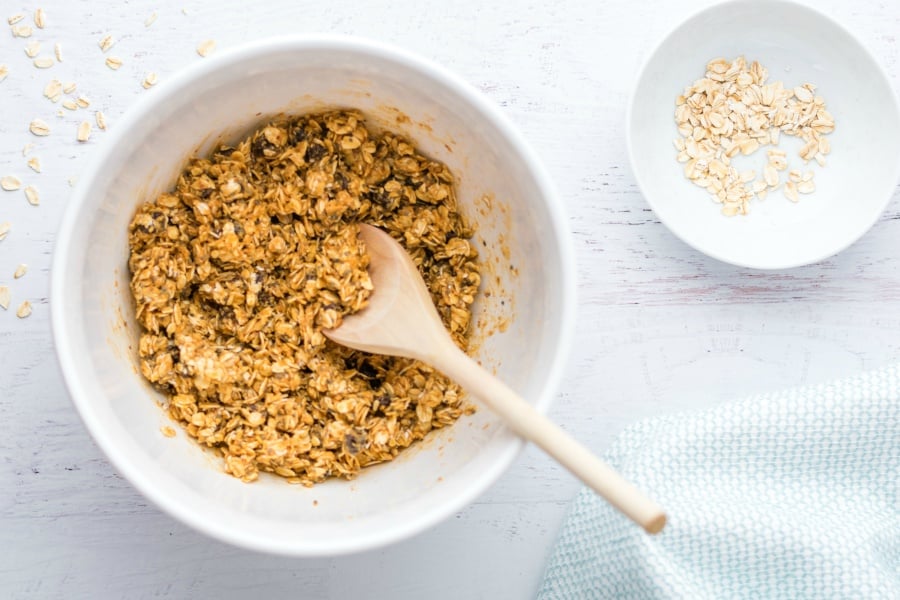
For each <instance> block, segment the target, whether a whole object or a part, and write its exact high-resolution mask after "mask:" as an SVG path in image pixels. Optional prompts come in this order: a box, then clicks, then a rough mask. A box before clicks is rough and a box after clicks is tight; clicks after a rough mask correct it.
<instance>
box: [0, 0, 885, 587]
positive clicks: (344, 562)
mask: <svg viewBox="0 0 900 600" xmlns="http://www.w3.org/2000/svg"><path fill="white" fill-rule="evenodd" d="M703 4H706V2H701V3H697V2H693V3H691V2H689V3H668V2H664V1H663V0H648V1H646V2H641V3H635V2H627V1H626V0H609V1H607V2H603V3H602V4H601V3H592V2H579V1H576V0H564V1H558V2H519V3H514V2H495V3H483V2H480V1H479V0H456V1H455V2H441V3H422V2H413V1H412V0H390V1H388V0H374V1H369V2H366V3H358V2H348V1H336V2H329V3H321V2H310V1H308V0H300V1H296V0H294V1H287V0H278V1H274V0H273V1H270V2H265V3H254V4H252V5H251V4H249V3H246V2H244V1H240V0H204V1H201V0H188V1H185V2H183V3H172V2H149V1H139V0H131V1H130V2H121V3H119V2H115V3H114V2H88V1H87V0H78V1H70V2H66V1H64V0H46V1H45V2H43V3H41V5H42V6H43V8H44V9H45V11H46V13H47V27H46V29H44V30H35V31H36V33H35V36H34V38H33V39H38V40H40V41H41V42H42V51H41V54H50V53H52V46H53V43H54V42H57V41H58V42H60V43H61V44H62V47H63V53H64V62H63V63H61V64H58V65H56V66H54V67H53V68H52V69H49V70H38V69H35V68H34V67H33V66H31V64H30V61H29V59H28V58H27V57H26V56H25V53H24V52H23V48H24V45H25V40H21V39H16V38H12V37H11V36H10V35H8V33H4V34H3V35H0V63H5V64H7V65H8V66H9V67H10V75H9V77H8V78H7V79H6V80H5V81H3V82H0V108H2V114H3V115H4V118H3V119H0V161H2V165H3V174H7V173H14V174H16V175H18V176H19V177H21V178H22V179H23V180H25V181H26V182H27V183H30V184H34V185H36V186H37V187H38V188H39V190H40V192H41V206H40V207H37V208H36V207H32V206H29V205H28V204H27V203H26V201H25V198H24V195H23V194H22V193H21V191H19V192H0V222H2V221H7V220H8V221H11V222H12V224H13V230H12V232H11V233H10V235H9V237H8V238H7V239H6V240H5V241H3V242H0V285H10V287H11V288H12V292H13V307H12V310H10V311H7V312H2V311H0V596H2V597H4V598H31V597H41V598H77V597H95V598H118V597H129V598H187V597H192V598H205V597H215V598H245V597H246V596H247V594H248V592H251V593H253V594H255V595H257V596H258V597H265V598H282V597H285V598H286V597H291V598H394V599H402V598H421V597H429V598H491V599H495V598H526V597H530V596H532V595H533V594H534V592H535V589H536V586H537V584H538V582H539V579H540V576H541V572H542V568H543V565H544V562H545V560H546V558H547V555H548V553H549V551H550V549H551V547H552V543H553V540H554V537H555V535H556V532H557V530H558V527H559V524H560V523H561V521H562V519H563V517H564V514H565V510H566V506H567V503H568V502H569V501H570V500H571V498H572V496H573V495H574V494H575V492H576V490H577V488H578V485H577V484H576V482H575V481H574V480H573V479H572V477H571V476H570V475H568V474H567V473H565V472H564V471H563V470H562V469H561V468H559V467H557V466H556V465H555V464H553V463H552V462H551V461H550V459H548V458H546V457H545V456H544V455H543V454H542V453H541V452H539V451H537V450H535V449H534V448H529V449H528V450H526V451H525V452H524V453H523V455H522V456H521V457H520V458H519V460H518V461H517V462H516V463H515V464H514V466H513V468H512V469H511V470H510V471H509V472H508V473H507V474H506V475H505V476H504V477H503V478H502V479H501V480H500V481H499V482H498V483H497V484H496V485H495V486H494V487H493V488H492V489H491V490H490V491H489V492H488V493H486V494H485V495H484V496H483V497H481V498H480V499H479V500H478V501H477V502H476V503H475V504H473V505H472V506H470V507H468V508H466V509H465V510H463V511H462V512H461V513H460V514H458V515H456V516H455V518H452V519H450V520H448V521H446V522H444V523H443V524H441V525H439V526H437V527H435V528H434V529H432V530H430V531H428V532H426V533H424V534H422V535H420V536H418V537H416V538H414V539H411V540H408V541H405V542H402V543H400V544H397V545H395V546H392V547H389V548H386V549H383V550H380V551H377V552H368V553H364V554H360V555H357V556H351V557H344V558H335V559H321V560H291V559H285V558H272V557H268V556H263V555H258V554H253V553H250V552H246V551H243V550H239V549H235V548H232V547H229V546H225V545H223V544H220V543H218V542H214V541H211V540H209V539H207V538H206V537H204V536H202V535H200V534H198V533H195V532H193V531H192V530H189V529H188V528H186V527H184V526H183V525H181V524H180V523H178V522H175V521H173V520H172V519H171V518H169V517H168V516H165V515H163V514H161V513H160V512H159V511H158V510H157V509H156V508H154V507H152V506H149V505H148V504H147V502H146V501H145V500H144V499H143V497H141V496H140V495H138V494H137V492H135V491H134V490H133V489H132V488H131V487H130V485H128V484H127V482H125V481H124V480H123V479H122V478H121V477H120V476H118V475H117V474H116V473H115V472H114V471H113V470H112V468H111V467H110V466H109V464H108V463H107V462H106V460H105V459H104V457H103V456H102V455H101V454H100V452H99V451H98V450H97V449H96V448H95V447H94V445H93V444H92V442H91V440H90V438H89V436H88V435H87V433H86V431H85V430H84V428H83V426H82V425H81V423H80V421H79V419H78V417H77V415H76V414H75V413H74V410H73V409H72V407H71V404H70V401H69V399H68V397H67V395H66V391H65V389H64V386H63V384H62V381H61V378H60V376H59V374H58V372H57V369H56V365H55V359H54V358H53V355H52V341H51V336H50V330H49V321H48V306H47V302H48V300H47V294H48V272H49V265H50V257H51V252H52V249H53V239H54V233H55V231H56V229H57V225H58V223H59V220H60V218H61V215H62V211H63V209H64V208H65V205H66V201H67V199H68V197H69V195H70V193H71V188H70V187H69V185H68V184H67V179H68V178H69V177H70V176H73V175H74V176H77V174H78V173H79V172H80V171H81V170H82V169H83V168H84V166H85V164H86V161H87V160H88V159H89V156H90V154H91V152H92V151H93V150H94V149H95V148H97V147H99V146H100V145H102V144H103V138H104V134H103V132H100V131H97V130H96V128H95V130H94V134H93V136H92V138H91V140H90V141H89V142H88V143H86V144H79V143H77V142H76V141H75V131H76V127H77V124H78V122H79V121H80V120H81V119H82V118H89V119H90V120H93V111H94V110H95V109H99V110H103V111H104V112H105V113H106V115H107V119H108V121H109V123H110V127H115V126H116V121H117V119H118V118H119V117H120V116H121V115H122V113H123V112H124V111H125V110H127V108H128V107H129V106H130V105H131V104H132V103H133V102H134V101H135V100H136V99H137V98H139V97H140V96H141V95H142V94H145V93H152V92H146V91H145V90H143V89H142V88H141V85H140V82H141V80H142V79H143V77H144V75H145V74H146V73H147V72H148V71H154V72H156V73H158V74H159V76H160V80H161V81H165V79H166V78H167V77H168V76H170V75H171V74H172V73H174V72H176V71H177V70H178V69H180V68H182V67H183V66H184V65H185V64H187V63H190V62H193V61H198V60H202V59H201V58H200V57H199V56H198V55H197V54H196V52H195V47H196V46H197V44H199V43H200V42H201V41H203V40H204V39H209V38H211V39H215V40H216V41H217V42H218V47H219V49H223V48H228V47H232V46H235V45H237V44H239V43H242V42H245V41H248V40H253V39H261V38H264V37H266V36H269V35H280V34H295V33H303V32H313V31H316V32H319V31H329V32H340V33H349V34H358V35H364V36H368V37H372V38H376V39H381V40H385V41H390V42H393V43H395V44H398V45H400V46H403V47H405V48H408V49H410V50H413V51H415V52H418V53H420V54H422V55H424V56H426V57H428V58H431V59H434V60H436V61H438V62H440V63H442V64H444V65H445V66H447V67H449V68H450V69H452V70H454V71H456V72H457V73H459V74H460V75H461V76H462V77H463V78H465V79H466V80H468V81H469V82H471V83H472V84H474V85H475V86H477V87H478V88H479V89H481V90H482V91H483V92H484V93H485V94H486V95H487V96H489V97H490V98H492V99H493V100H494V101H495V102H497V103H498V104H499V105H501V106H502V107H503V108H504V111H505V112H506V113H507V114H508V115H509V116H510V117H511V118H512V119H513V121H514V122H515V123H516V124H517V125H518V126H519V127H520V128H521V130H522V131H523V133H524V134H525V136H526V137H527V138H528V139H529V140H530V142H531V143H532V144H533V146H534V147H535V149H536V150H537V152H538V154H539V155H540V157H541V158H542V159H543V160H544V162H545V163H546V165H547V166H548V168H549V170H550V173H551V175H552V177H553V178H554V180H555V181H556V183H557V186H558V189H559V191H560V195H561V197H562V198H563V199H564V201H565V203H566V206H567V208H568V211H569V215H570V223H569V224H570V228H571V231H572V232H573V236H574V240H575V246H576V250H577V257H578V261H579V274H580V275H579V282H578V283H579V313H578V328H577V335H576V339H575V349H574V351H573V353H572V359H571V364H570V366H569V369H568V376H567V380H566V383H565V385H564V386H563V389H562V390H561V391H560V393H559V395H558V397H557V400H556V403H555V405H554V408H553V410H552V411H551V416H552V417H553V418H554V419H556V420H557V421H558V422H559V423H560V424H561V425H562V426H563V427H564V428H565V429H566V430H568V431H569V432H571V433H572V434H574V435H575V436H576V437H578V438H579V439H581V440H583V441H585V442H586V443H587V444H588V445H589V446H590V447H592V448H594V449H595V450H597V451H602V450H603V449H604V448H606V447H607V446H608V445H609V444H610V443H611V441H612V439H613V438H614V436H615V435H616V433H617V432H619V431H620V430H621V429H622V428H623V427H624V426H625V425H627V424H628V423H630V422H632V421H633V420H635V419H637V418H641V417H646V416H652V415H656V414H661V413H669V412H674V411H678V410H683V409H692V408H698V407H703V406H710V405H713V404H715V403H719V402H727V401H729V399H732V398H735V397H737V396H741V395H745V394H748V393H754V392H759V391H764V390H770V389H774V388H778V387H782V386H787V385H797V384H802V383H806V382H814V381H821V380H824V379H827V378H830V377H834V376H841V375H846V374H849V373H852V372H854V371H857V370H859V369H863V368H870V367H876V366H880V365H884V364H887V363H889V362H892V361H896V360H898V359H900V252H898V249H900V245H898V242H897V240H898V239H900V205H898V203H897V202H896V196H895V201H894V202H893V203H892V204H891V206H890V207H889V209H888V211H887V212H886V214H885V215H884V216H883V218H882V219H881V220H880V221H879V222H878V223H877V224H876V226H875V227H874V228H873V229H872V230H871V231H870V232H869V233H868V234H867V235H866V236H865V237H864V238H863V239H862V240H861V241H860V242H858V243H857V244H855V245H854V246H852V247H851V248H849V249H848V250H846V251H844V252H843V253H841V254H840V255H839V256H837V257H834V258H832V259H829V260H827V261H825V262H823V263H820V264H817V265H812V266H809V267H804V268H799V269H794V270H790V271H784V272H775V273H759V272H754V271H750V270H745V269H737V268H733V267H730V266H727V265H723V264H720V263H717V262H716V261H714V260H712V259H707V258H705V257H704V256H702V255H699V254H698V253H697V252H695V251H693V250H692V249H690V248H688V247H687V246H685V245H684V244H682V243H681V242H680V241H678V240H677V239H675V238H674V237H673V236H672V235H671V234H670V233H669V232H668V231H667V230H666V229H665V228H664V227H663V226H662V225H661V224H660V223H659V221H658V220H657V219H656V218H655V217H654V215H653V213H652V212H651V211H650V210H649V208H648V207H647V205H646V203H645V202H644V200H643V199H642V198H641V195H640V193H639V192H638V190H637V187H636V185H635V182H634V179H633V177H632V175H631V172H630V169H629V166H628V163H627V159H626V155H625V147H624V131H623V127H624V120H625V119H624V117H625V104H626V101H627V96H628V93H629V90H630V87H631V85H632V83H633V81H634V78H635V75H636V72H637V69H638V68H639V65H640V64H641V61H642V59H643V57H644V56H645V55H646V54H647V53H648V52H649V51H650V49H651V48H652V46H653V44H654V43H655V41H656V40H657V39H659V37H660V36H661V35H662V34H663V33H664V32H665V31H666V30H667V29H668V28H669V27H670V26H671V25H672V24H674V23H675V22H677V21H678V20H679V19H680V18H681V17H682V16H683V14H684V13H685V11H686V10H694V9H696V8H698V7H699V6H701V5H703ZM686 5H687V6H686ZM36 6H37V4H28V3H25V2H20V0H15V1H14V2H8V3H5V4H4V9H5V10H6V11H7V13H9V14H12V13H13V12H17V11H18V10H20V9H21V10H24V11H28V12H30V11H32V10H33V9H34V8H35V7H36ZM816 6H817V7H819V8H820V9H821V10H824V11H826V12H828V13H829V14H831V15H833V16H834V17H836V18H837V19H838V20H839V21H840V22H841V23H843V24H844V25H845V26H846V27H848V28H849V29H851V30H852V31H853V32H855V33H856V34H858V35H859V36H860V37H861V38H862V39H863V40H864V42H865V43H866V45H867V46H868V47H869V48H870V50H871V51H872V52H873V54H874V55H875V56H876V58H877V59H878V60H879V61H880V62H881V63H882V64H883V65H884V66H885V68H886V69H887V72H888V74H889V77H890V79H891V82H892V84H893V85H894V88H895V89H897V86H898V77H900V63H898V44H897V39H896V35H897V31H900V7H898V6H897V5H896V3H893V2H879V1H876V0H865V1H860V2H854V3H849V2H840V1H839V0H827V1H821V2H816ZM182 8H185V9H186V12H187V14H184V13H183V12H182ZM153 11H156V12H158V14H159V18H158V20H157V22H156V23H155V24H154V25H153V26H152V27H150V28H145V27H144V24H143V22H144V19H145V18H146V17H147V16H149V15H150V13H151V12H153ZM0 16H2V17H5V16H7V15H6V14H3V15H0ZM106 33H111V34H113V35H114V36H115V37H116V38H117V40H118V41H117V43H116V45H115V46H114V47H113V48H112V49H111V50H110V51H109V53H108V54H110V55H116V56H119V57H121V58H122V59H123V61H124V65H123V67H122V68H121V69H120V70H119V71H117V72H113V71H111V70H109V69H108V68H107V67H106V66H105V65H104V64H103V59H104V55H103V54H102V53H101V52H100V50H99V48H98V47H97V42H98V41H99V39H100V38H101V37H102V36H103V35H104V34H106ZM51 77H57V78H59V79H61V80H63V81H76V82H77V83H78V86H79V91H80V92H82V93H84V94H85V95H87V96H88V97H89V98H90V99H91V101H92V105H91V108H90V109H89V111H87V112H84V111H79V112H78V113H68V112H67V114H66V115H65V116H64V117H61V118H60V117H57V116H56V115H55V113H56V110H57V109H58V106H57V105H52V104H51V103H50V102H49V101H47V100H46V99H44V98H43V97H42V96H41V92H42V90H43V87H44V85H45V84H46V83H47V81H49V79H50V78H51ZM34 117H41V118H43V119H44V120H46V121H47V122H48V123H49V124H50V126H51V128H52V129H53V132H52V134H51V136H49V137H47V138H34V137H33V136H31V135H30V134H29V133H28V131H27V125H28V122H29V121H30V120H31V119H32V118H34ZM26 143H35V144H36V147H35V150H34V152H33V155H35V156H38V157H40V159H41V162H42V164H43V172H42V173H41V174H35V173H32V172H31V171H30V170H29V169H28V168H27V167H26V165H25V158H23V157H22V154H21V149H22V146H24V145H25V144H26ZM21 262H25V263H28V264H29V266H30V270H29V272H28V274H27V275H26V276H25V277H24V278H22V279H20V280H15V281H13V280H12V273H13V271H14V270H15V267H16V265H18V264H19V263H21ZM24 299H29V300H31V301H32V303H33V304H34V314H33V315H32V316H31V317H30V318H28V319H24V320H20V319H17V318H15V315H14V314H13V313H14V307H15V306H17V305H18V304H19V302H21V301H22V300H24ZM55 301H64V299H55Z"/></svg>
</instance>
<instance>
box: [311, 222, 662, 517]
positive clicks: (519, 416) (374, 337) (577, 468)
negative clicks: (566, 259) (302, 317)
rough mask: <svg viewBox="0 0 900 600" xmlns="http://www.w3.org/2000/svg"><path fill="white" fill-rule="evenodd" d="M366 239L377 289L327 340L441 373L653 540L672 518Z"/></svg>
mask: <svg viewBox="0 0 900 600" xmlns="http://www.w3.org/2000/svg"><path fill="white" fill-rule="evenodd" d="M359 235H360V239H362V241H363V242H364V243H365V244H366V248H367V249H368V252H369V257H370V259H371V262H370V263H369V275H370V277H371V278H372V283H373V284H374V287H375V289H374V291H373V292H372V295H371V297H370V298H369V304H368V305H367V306H366V307H365V308H364V309H363V310H361V311H359V312H357V313H355V314H353V315H349V316H347V317H344V320H343V323H341V325H340V326H339V327H337V328H335V329H331V330H326V331H325V332H324V333H325V335H326V336H328V337H329V338H330V339H332V340H333V341H335V342H337V343H339V344H343V345H344V346H349V347H350V348H355V349H356V350H362V351H364V352H372V353H375V354H387V355H391V356H405V357H407V358H414V359H417V360H420V361H422V362H424V363H426V364H429V365H431V366H433V367H435V368H436V369H438V370H439V371H441V372H442V373H444V374H445V375H446V376H447V377H449V378H450V379H452V380H454V381H456V382H458V383H459V384H460V385H461V386H462V387H463V388H465V389H466V390H468V391H469V393H471V394H472V395H473V396H475V397H477V398H478V399H479V400H481V401H482V402H483V403H484V404H486V405H488V407H490V408H491V409H492V410H493V411H494V412H495V413H497V414H498V415H500V417H502V418H503V420H504V421H505V422H506V424H507V425H508V426H509V427H510V429H512V430H513V431H514V432H516V433H517V434H518V435H520V436H522V437H523V438H525V439H527V440H531V441H532V442H534V443H535V444H537V445H538V446H540V447H541V448H543V449H544V451H546V452H547V453H548V454H549V455H550V456H552V457H553V458H555V459H556V460H557V461H559V462H560V464H562V465H563V466H565V467H566V468H567V469H569V471H571V472H572V473H574V474H575V475H576V476H577V477H579V478H580V479H581V480H582V481H583V482H584V483H586V484H587V485H588V486H590V487H591V488H592V489H593V490H594V491H595V492H597V493H598V494H600V495H601V496H603V497H604V498H606V500H607V501H609V503H610V504H612V505H613V506H615V507H616V508H617V509H619V510H620V511H622V512H623V513H624V514H625V515H627V516H628V517H629V518H630V519H632V520H633V521H634V522H635V523H637V524H638V525H640V526H641V527H643V528H644V529H645V530H647V531H648V532H649V533H657V532H659V531H660V530H662V528H663V526H664V525H665V524H666V515H665V513H664V512H663V510H662V509H661V508H660V507H659V506H658V505H657V504H656V503H655V502H653V501H652V500H650V499H649V498H647V497H646V496H645V495H644V494H643V493H641V492H640V491H639V490H638V489H637V488H636V487H634V486H633V485H632V484H631V483H629V482H628V481H626V480H625V479H623V478H622V476H621V475H619V474H618V473H617V472H616V471H614V470H613V469H612V468H611V467H610V466H609V465H607V464H606V463H604V462H603V461H602V460H600V459H599V458H597V457H596V456H594V455H593V454H592V453H591V452H590V450H588V449H587V448H585V447H584V446H583V445H581V444H580V443H579V442H577V441H576V440H575V439H574V438H572V437H571V436H570V435H569V434H567V433H566V432H564V431H563V430H562V429H560V428H559V426H557V425H556V424H554V423H553V422H551V421H550V420H549V419H547V418H546V417H544V416H543V415H541V414H540V413H539V412H538V411H537V410H535V409H534V407H532V406H531V405H530V404H528V403H527V402H525V401H524V400H523V399H522V398H520V397H519V396H518V395H517V394H516V393H515V392H514V391H512V390H511V389H510V388H509V387H507V386H506V385H505V384H504V383H503V382H501V381H500V380H499V379H497V378H496V377H494V376H493V375H491V374H490V373H488V372H487V371H486V370H485V369H483V368H482V367H481V366H479V365H478V363H476V362H475V361H474V360H472V359H471V358H469V357H468V356H467V355H466V354H465V353H464V352H463V351H462V350H460V349H459V348H458V347H457V346H456V344H454V343H453V340H452V339H451V337H450V334H449V333H448V332H447V330H446V329H445V328H444V325H443V323H442V322H441V318H440V316H439V315H438V312H437V309H436V308H435V307H434V304H433V303H432V300H431V295H430V294H429V293H428V289H427V288H426V287H425V282H424V281H422V277H421V275H419V271H418V270H417V269H416V266H415V265H414V264H413V262H412V259H410V257H409V255H408V254H407V253H406V250H404V249H403V247H402V246H401V245H400V244H399V243H397V242H396V241H395V240H394V239H393V238H392V237H391V236H390V235H388V234H387V233H385V232H384V231H381V230H380V229H378V228H376V227H373V226H371V225H360V227H359Z"/></svg>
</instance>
